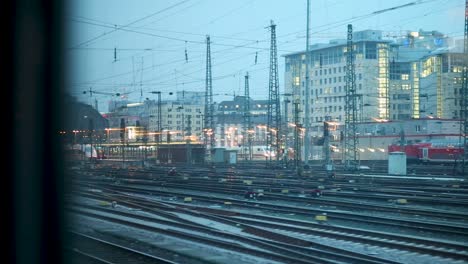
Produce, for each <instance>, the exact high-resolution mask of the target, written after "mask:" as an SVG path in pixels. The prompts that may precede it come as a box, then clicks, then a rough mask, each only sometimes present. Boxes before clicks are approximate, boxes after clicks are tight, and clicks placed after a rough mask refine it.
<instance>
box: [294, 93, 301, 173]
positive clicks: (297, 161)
mask: <svg viewBox="0 0 468 264" xmlns="http://www.w3.org/2000/svg"><path fill="white" fill-rule="evenodd" d="M293 104H294V167H295V169H296V173H297V175H299V176H300V175H301V174H302V166H301V137H300V135H301V133H300V132H301V128H302V125H301V124H300V123H299V112H300V110H299V104H300V100H299V99H295V100H294V103H293Z"/></svg>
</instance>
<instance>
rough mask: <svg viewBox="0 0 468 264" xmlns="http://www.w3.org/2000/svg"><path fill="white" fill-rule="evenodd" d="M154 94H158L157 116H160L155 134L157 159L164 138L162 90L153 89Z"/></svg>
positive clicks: (157, 158)
mask: <svg viewBox="0 0 468 264" xmlns="http://www.w3.org/2000/svg"><path fill="white" fill-rule="evenodd" d="M151 93H152V94H157V95H158V105H157V116H158V123H157V126H156V127H157V131H156V134H155V141H156V142H155V143H156V146H157V148H156V151H157V156H156V160H159V146H160V145H161V140H162V129H161V128H162V113H161V91H153V92H151Z"/></svg>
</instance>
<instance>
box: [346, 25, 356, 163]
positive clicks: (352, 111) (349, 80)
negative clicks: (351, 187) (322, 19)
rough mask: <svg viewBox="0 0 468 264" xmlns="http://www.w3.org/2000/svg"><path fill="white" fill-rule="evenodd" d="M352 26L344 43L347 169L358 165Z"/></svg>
mask: <svg viewBox="0 0 468 264" xmlns="http://www.w3.org/2000/svg"><path fill="white" fill-rule="evenodd" d="M353 46H354V44H353V26H352V25H351V24H349V25H348V38H347V45H346V86H345V87H346V88H345V90H346V98H345V99H346V101H345V132H344V137H345V139H344V160H345V167H346V168H347V169H356V167H357V166H358V165H359V157H358V152H357V145H358V138H357V135H356V133H357V126H356V123H357V117H358V115H357V103H356V73H355V71H354V70H355V65H354V47H353Z"/></svg>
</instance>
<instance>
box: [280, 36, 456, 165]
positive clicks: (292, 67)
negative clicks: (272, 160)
mask: <svg viewBox="0 0 468 264" xmlns="http://www.w3.org/2000/svg"><path fill="white" fill-rule="evenodd" d="M455 43H456V42H455V41H454V40H453V39H451V38H448V37H446V36H445V35H443V34H442V33H440V32H437V31H422V30H420V31H419V32H407V34H406V35H404V36H400V37H397V38H394V39H390V38H389V39H384V38H383V36H382V32H381V31H378V30H365V31H358V32H355V33H354V34H353V45H354V55H355V60H354V63H355V83H356V91H357V96H358V100H357V110H358V121H359V122H360V123H363V122H382V121H384V122H385V121H388V120H410V119H418V118H425V117H429V118H431V117H437V118H445V119H453V118H459V116H460V113H459V111H460V99H461V98H460V90H461V69H462V67H461V66H462V61H461V57H462V56H460V55H461V54H460V53H456V52H460V50H457V47H456V45H454V44H455ZM346 44H347V43H346V41H345V40H333V41H330V42H329V43H328V44H315V45H312V46H310V49H309V50H310V53H309V56H308V58H309V82H310V83H309V89H310V91H309V94H310V102H309V105H310V108H309V109H306V108H305V99H306V98H305V87H306V85H305V81H306V74H305V68H306V66H305V64H306V53H305V52H304V51H301V52H296V53H292V54H287V55H285V60H286V67H285V92H286V94H288V95H292V101H296V102H297V101H299V103H300V111H301V112H300V113H299V115H300V119H301V120H300V122H301V123H302V124H304V123H305V120H304V117H305V112H306V111H308V112H309V114H310V115H309V116H310V120H309V121H310V124H311V129H310V134H309V135H310V136H311V137H312V138H311V142H313V144H316V145H319V144H321V142H323V140H322V137H323V121H325V120H330V121H337V123H339V124H341V126H339V127H340V128H339V129H338V130H336V131H333V132H332V133H330V134H331V136H332V137H331V141H332V144H335V143H336V140H339V139H340V138H341V137H342V136H341V135H340V133H341V132H342V131H341V130H342V128H343V126H342V125H343V123H344V117H345V113H344V110H345V92H346V91H345V88H346V83H345V80H346V67H345V66H346V55H347V52H346V48H347V46H346ZM288 99H291V97H289V98H288ZM285 100H286V98H285ZM285 105H286V102H285ZM291 110H292V107H291V108H290V109H289V111H288V113H286V114H285V115H287V116H293V113H292V111H291ZM334 141H335V142H334ZM317 149H318V148H317ZM311 155H312V156H314V155H315V156H317V155H316V154H314V153H313V152H312V153H311ZM309 158H310V157H309Z"/></svg>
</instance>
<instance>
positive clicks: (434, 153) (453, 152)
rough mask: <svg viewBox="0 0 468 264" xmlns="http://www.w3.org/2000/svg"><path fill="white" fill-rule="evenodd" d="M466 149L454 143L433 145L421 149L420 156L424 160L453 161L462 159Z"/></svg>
mask: <svg viewBox="0 0 468 264" xmlns="http://www.w3.org/2000/svg"><path fill="white" fill-rule="evenodd" d="M463 153H464V149H463V148H462V147H461V146H460V145H457V146H454V145H449V144H447V145H432V146H429V147H422V148H420V149H419V152H418V156H419V157H420V160H421V161H422V162H437V163H448V162H449V163H453V162H456V161H458V160H460V159H461V157H462V156H463Z"/></svg>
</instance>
